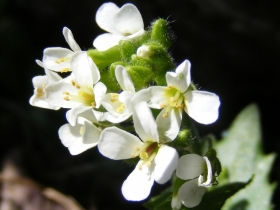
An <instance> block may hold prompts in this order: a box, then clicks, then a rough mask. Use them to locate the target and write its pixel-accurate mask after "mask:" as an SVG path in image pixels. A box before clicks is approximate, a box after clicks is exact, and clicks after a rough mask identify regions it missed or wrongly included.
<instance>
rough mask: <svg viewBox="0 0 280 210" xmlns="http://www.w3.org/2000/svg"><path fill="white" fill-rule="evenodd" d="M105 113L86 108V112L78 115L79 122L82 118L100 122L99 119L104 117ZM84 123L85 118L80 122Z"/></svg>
mask: <svg viewBox="0 0 280 210" xmlns="http://www.w3.org/2000/svg"><path fill="white" fill-rule="evenodd" d="M103 114H104V113H102V112H98V111H95V110H93V109H86V110H85V111H84V112H81V113H80V114H79V116H78V119H77V121H78V123H80V118H84V119H86V120H88V121H90V122H92V123H98V121H99V119H100V118H102V115H103ZM82 123H83V120H82V122H81V123H80V124H82Z"/></svg>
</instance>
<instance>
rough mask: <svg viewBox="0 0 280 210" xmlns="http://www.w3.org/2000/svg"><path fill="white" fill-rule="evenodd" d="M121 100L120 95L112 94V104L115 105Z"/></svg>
mask: <svg viewBox="0 0 280 210" xmlns="http://www.w3.org/2000/svg"><path fill="white" fill-rule="evenodd" d="M118 100H119V94H116V93H112V94H111V100H110V101H111V102H112V103H114V102H116V101H118Z"/></svg>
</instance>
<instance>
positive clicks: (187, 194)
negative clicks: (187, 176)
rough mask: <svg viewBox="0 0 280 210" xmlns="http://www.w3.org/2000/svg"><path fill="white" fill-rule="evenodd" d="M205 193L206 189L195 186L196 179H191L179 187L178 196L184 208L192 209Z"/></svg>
mask: <svg viewBox="0 0 280 210" xmlns="http://www.w3.org/2000/svg"><path fill="white" fill-rule="evenodd" d="M205 191H206V188H205V187H199V186H198V185H197V179H193V180H190V181H187V182H186V183H184V184H183V185H182V186H181V187H180V189H179V192H178V196H179V198H180V200H181V201H182V203H183V205H184V206H186V207H188V208H192V207H194V206H197V205H198V204H199V203H200V201H201V199H202V197H203V195H204V193H205Z"/></svg>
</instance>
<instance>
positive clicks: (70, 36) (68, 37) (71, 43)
mask: <svg viewBox="0 0 280 210" xmlns="http://www.w3.org/2000/svg"><path fill="white" fill-rule="evenodd" d="M62 33H63V35H64V38H65V40H66V42H67V43H68V45H69V46H70V48H71V49H72V50H73V51H74V52H75V51H81V48H80V46H79V45H78V44H77V42H76V41H75V39H74V36H73V34H72V31H71V30H70V29H69V28H67V27H64V28H63V30H62Z"/></svg>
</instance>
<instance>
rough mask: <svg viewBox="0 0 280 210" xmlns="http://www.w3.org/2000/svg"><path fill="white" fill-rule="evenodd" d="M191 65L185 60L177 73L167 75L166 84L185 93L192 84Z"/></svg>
mask: <svg viewBox="0 0 280 210" xmlns="http://www.w3.org/2000/svg"><path fill="white" fill-rule="evenodd" d="M190 68H191V63H190V62H189V61H188V60H185V61H184V62H183V63H181V64H180V65H179V66H178V67H177V69H176V73H175V72H167V73H166V82H167V84H168V85H170V86H173V87H175V88H176V89H178V90H180V91H181V92H182V93H183V92H185V91H186V90H187V89H188V87H189V85H190V84H191V75H190Z"/></svg>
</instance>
